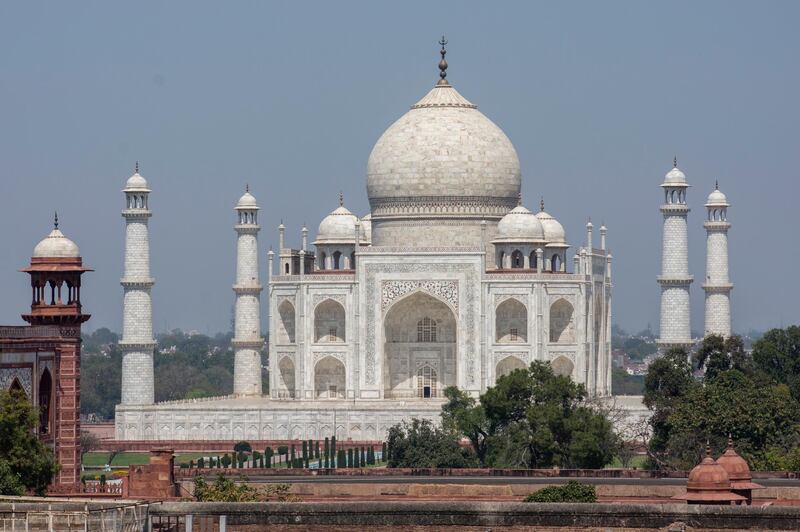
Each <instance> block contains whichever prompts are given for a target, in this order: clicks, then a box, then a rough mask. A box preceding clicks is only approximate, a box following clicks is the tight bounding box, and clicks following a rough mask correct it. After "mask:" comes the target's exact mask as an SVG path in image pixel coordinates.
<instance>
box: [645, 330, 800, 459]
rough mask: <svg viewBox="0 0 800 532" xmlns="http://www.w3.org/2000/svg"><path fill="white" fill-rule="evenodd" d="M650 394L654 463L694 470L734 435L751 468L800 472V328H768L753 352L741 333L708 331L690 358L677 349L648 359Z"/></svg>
mask: <svg viewBox="0 0 800 532" xmlns="http://www.w3.org/2000/svg"><path fill="white" fill-rule="evenodd" d="M695 370H702V371H703V377H702V378H700V379H696V378H695V377H694V376H693V374H694V372H695ZM644 400H645V404H646V405H647V407H648V408H650V409H651V410H652V411H653V414H652V417H651V418H650V420H649V430H650V432H651V437H650V441H649V448H648V455H649V462H650V466H651V467H653V468H662V469H688V468H691V467H693V466H694V465H695V464H697V463H698V462H699V461H700V459H701V458H702V455H703V450H704V448H705V445H706V441H708V442H709V443H710V444H711V447H712V449H713V451H714V453H721V452H722V451H723V450H724V449H725V447H726V444H727V439H728V437H729V435H730V437H732V438H733V440H734V441H735V443H736V450H737V452H739V454H741V455H742V456H743V457H744V458H745V459H746V460H747V461H748V462H749V463H750V467H751V468H753V469H760V470H787V469H788V470H794V471H797V470H800V327H797V326H791V327H788V328H786V329H773V330H771V331H769V332H767V333H766V334H764V336H763V337H762V338H760V339H759V340H758V341H756V342H755V344H754V345H753V351H752V354H750V353H747V352H746V351H745V349H744V346H743V343H742V339H741V338H739V337H738V336H732V337H730V338H727V339H723V338H722V337H720V336H709V337H707V338H706V339H705V340H704V341H703V343H702V344H701V345H700V347H699V349H698V351H697V352H696V353H695V354H694V356H693V357H691V359H690V357H689V355H688V353H687V352H686V351H685V350H683V349H679V348H676V349H672V350H670V351H668V352H667V353H666V354H665V355H664V356H663V357H662V358H660V359H658V360H656V361H654V362H653V363H652V364H650V367H649V369H648V373H647V376H646V378H645V396H644Z"/></svg>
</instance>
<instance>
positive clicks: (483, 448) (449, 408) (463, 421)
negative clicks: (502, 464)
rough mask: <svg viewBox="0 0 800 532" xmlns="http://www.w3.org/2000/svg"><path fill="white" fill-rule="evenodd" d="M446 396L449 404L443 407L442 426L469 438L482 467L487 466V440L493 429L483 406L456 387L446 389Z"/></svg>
mask: <svg viewBox="0 0 800 532" xmlns="http://www.w3.org/2000/svg"><path fill="white" fill-rule="evenodd" d="M444 396H445V397H446V398H447V403H445V404H444V405H443V406H442V425H443V426H444V427H445V428H446V429H448V430H452V431H455V432H458V433H460V434H463V435H464V436H465V437H466V438H468V439H469V441H470V443H471V444H472V449H473V450H474V451H475V455H476V456H477V457H478V461H479V462H480V464H481V466H485V465H486V455H487V452H488V447H487V442H486V439H487V438H488V436H489V434H490V433H491V431H492V427H490V425H489V420H488V419H487V418H486V412H485V411H484V409H483V406H482V405H480V404H478V403H477V401H476V400H475V398H474V397H470V396H469V395H467V393H466V392H463V391H461V390H459V389H458V388H456V387H455V386H449V387H447V388H445V390H444Z"/></svg>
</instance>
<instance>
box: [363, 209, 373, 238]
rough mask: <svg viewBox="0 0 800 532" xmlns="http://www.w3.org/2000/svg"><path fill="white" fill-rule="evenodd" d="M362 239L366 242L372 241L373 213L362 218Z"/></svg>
mask: <svg viewBox="0 0 800 532" xmlns="http://www.w3.org/2000/svg"><path fill="white" fill-rule="evenodd" d="M361 239H362V240H363V241H364V242H366V243H370V242H372V213H370V214H367V215H366V216H364V217H363V218H361Z"/></svg>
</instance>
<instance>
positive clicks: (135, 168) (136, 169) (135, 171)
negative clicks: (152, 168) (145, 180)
mask: <svg viewBox="0 0 800 532" xmlns="http://www.w3.org/2000/svg"><path fill="white" fill-rule="evenodd" d="M133 173H134V174H138V173H139V161H136V166H135V167H134V169H133Z"/></svg>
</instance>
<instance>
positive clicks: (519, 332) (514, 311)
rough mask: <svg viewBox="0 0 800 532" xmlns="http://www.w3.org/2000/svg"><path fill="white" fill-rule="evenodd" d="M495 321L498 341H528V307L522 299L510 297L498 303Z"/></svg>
mask: <svg viewBox="0 0 800 532" xmlns="http://www.w3.org/2000/svg"><path fill="white" fill-rule="evenodd" d="M494 322H495V323H494V324H495V332H496V336H495V339H496V340H497V342H499V343H525V342H527V341H528V309H527V308H526V307H525V305H524V304H523V303H522V302H521V301H520V300H518V299H516V298H514V297H510V298H508V299H506V300H505V301H503V302H502V303H500V304H499V305H497V308H496V309H495V320H494Z"/></svg>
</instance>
